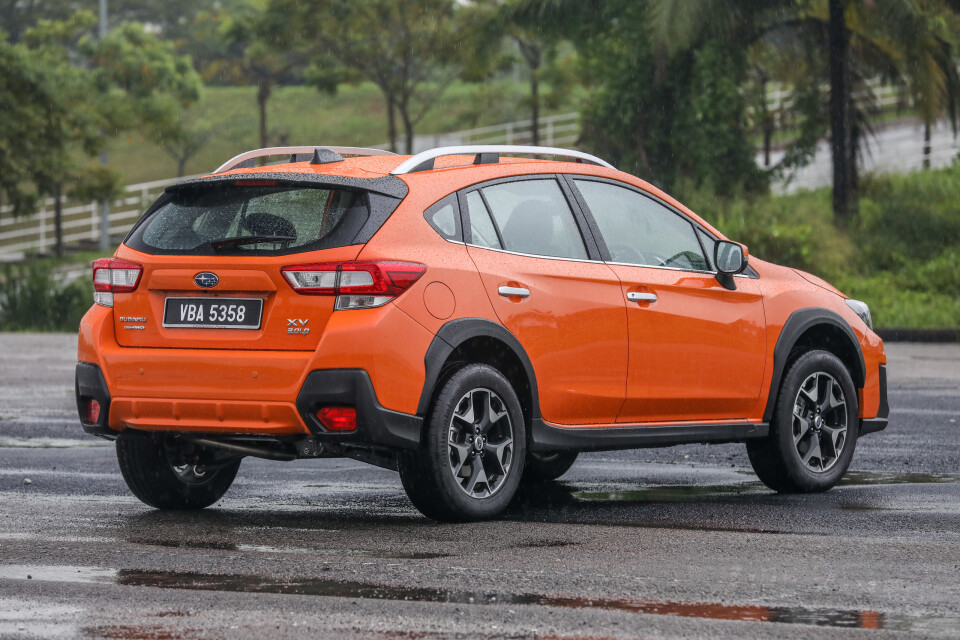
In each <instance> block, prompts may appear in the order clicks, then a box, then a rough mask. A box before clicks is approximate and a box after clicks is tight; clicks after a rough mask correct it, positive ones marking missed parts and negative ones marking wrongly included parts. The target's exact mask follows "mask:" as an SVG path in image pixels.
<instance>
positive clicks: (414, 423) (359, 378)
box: [297, 369, 423, 449]
mask: <svg viewBox="0 0 960 640" xmlns="http://www.w3.org/2000/svg"><path fill="white" fill-rule="evenodd" d="M325 406H351V407H354V408H356V410H357V429H356V431H350V432H334V431H328V430H327V429H325V428H324V427H323V425H322V424H320V421H319V420H318V419H317V416H316V413H317V411H318V410H319V409H320V408H322V407H325ZM297 411H298V412H299V413H300V416H301V417H302V418H303V422H304V424H306V425H307V428H309V429H310V431H311V432H312V434H313V435H314V436H315V437H316V438H317V439H318V440H320V441H321V442H322V443H324V444H328V443H335V444H344V445H364V446H372V447H374V448H386V449H416V448H418V447H419V446H420V430H421V427H422V426H423V418H420V417H419V416H413V415H410V414H407V413H400V412H398V411H391V410H389V409H385V408H384V407H383V406H382V405H381V404H380V402H379V401H378V400H377V394H376V391H374V389H373V383H372V382H371V381H370V376H369V375H368V374H367V372H366V371H364V370H363V369H319V370H317V371H312V372H311V373H310V375H308V376H307V379H306V380H305V381H304V383H303V387H302V388H301V389H300V393H299V395H298V396H297Z"/></svg>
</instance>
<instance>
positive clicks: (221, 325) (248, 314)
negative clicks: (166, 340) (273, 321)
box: [163, 298, 263, 329]
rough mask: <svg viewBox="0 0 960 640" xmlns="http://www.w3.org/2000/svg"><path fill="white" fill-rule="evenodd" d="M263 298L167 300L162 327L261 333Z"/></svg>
mask: <svg viewBox="0 0 960 640" xmlns="http://www.w3.org/2000/svg"><path fill="white" fill-rule="evenodd" d="M262 313H263V300H261V299H260V298H167V300H166V303H165V304H164V308H163V326H164V327H168V328H174V329H259V328H260V316H261V315H262Z"/></svg>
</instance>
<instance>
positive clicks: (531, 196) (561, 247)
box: [467, 179, 587, 260]
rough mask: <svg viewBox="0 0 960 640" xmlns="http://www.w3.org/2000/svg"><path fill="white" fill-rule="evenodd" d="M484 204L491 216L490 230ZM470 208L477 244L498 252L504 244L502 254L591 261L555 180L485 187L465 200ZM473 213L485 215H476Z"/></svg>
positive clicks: (474, 240) (528, 181)
mask: <svg viewBox="0 0 960 640" xmlns="http://www.w3.org/2000/svg"><path fill="white" fill-rule="evenodd" d="M480 193H482V197H481V195H480ZM484 204H486V205H489V213H490V214H491V215H492V224H490V226H489V227H488V226H487V224H488V222H490V217H488V216H487V215H484V214H485V213H486V212H487V210H488V209H487V207H486V206H484ZM467 206H468V208H469V212H470V226H471V230H472V231H473V244H476V245H479V246H487V247H494V248H496V247H497V245H499V244H500V243H501V242H502V245H503V248H504V249H506V250H507V251H516V252H517V253H527V254H531V255H537V256H549V257H555V258H575V259H581V260H583V259H586V258H587V249H586V247H585V246H584V244H583V238H582V237H581V236H580V231H579V229H578V228H577V223H576V221H575V220H574V217H573V212H572V211H571V210H570V206H569V205H568V204H567V199H566V198H565V197H564V195H563V191H561V190H560V185H559V184H557V181H556V180H552V179H551V180H517V181H513V182H504V183H500V184H495V185H492V186H489V187H483V188H482V189H480V190H479V191H473V192H471V193H470V194H469V195H468V196H467ZM474 211H477V212H483V213H482V214H480V213H478V215H475V214H474ZM475 217H476V218H477V221H474V218H475Z"/></svg>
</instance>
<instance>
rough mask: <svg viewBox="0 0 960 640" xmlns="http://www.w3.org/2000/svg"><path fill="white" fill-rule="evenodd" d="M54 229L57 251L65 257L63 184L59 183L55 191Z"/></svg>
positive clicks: (60, 255)
mask: <svg viewBox="0 0 960 640" xmlns="http://www.w3.org/2000/svg"><path fill="white" fill-rule="evenodd" d="M53 229H54V234H55V236H56V245H54V246H55V251H56V254H57V257H58V258H62V257H63V184H62V183H60V182H58V183H57V186H56V188H55V189H54V190H53Z"/></svg>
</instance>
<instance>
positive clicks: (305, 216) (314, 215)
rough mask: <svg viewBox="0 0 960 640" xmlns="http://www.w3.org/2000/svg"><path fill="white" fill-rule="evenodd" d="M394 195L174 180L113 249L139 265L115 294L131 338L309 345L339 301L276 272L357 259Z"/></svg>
mask: <svg viewBox="0 0 960 640" xmlns="http://www.w3.org/2000/svg"><path fill="white" fill-rule="evenodd" d="M398 203H399V198H395V197H391V196H387V195H384V194H382V193H373V192H368V191H365V190H363V189H359V188H355V187H352V188H342V187H340V186H330V185H318V184H315V183H311V184H299V183H291V182H277V181H273V180H250V179H244V180H218V181H212V182H209V183H204V182H201V183H199V184H191V185H186V186H184V187H182V188H179V189H177V188H175V189H173V190H171V191H169V192H168V193H166V194H165V195H164V196H162V197H161V199H160V200H159V201H158V202H157V204H155V205H154V206H153V207H151V209H150V210H149V211H148V212H147V214H146V215H145V216H144V218H143V219H142V220H141V221H140V223H138V225H137V226H136V227H135V228H134V229H133V231H131V233H130V235H129V236H128V237H127V239H126V240H125V241H124V244H123V245H121V247H120V249H119V250H118V253H117V257H118V258H121V259H123V260H127V261H130V262H134V263H137V264H139V265H142V267H143V274H142V276H141V279H140V282H139V285H138V286H137V288H136V290H134V291H133V292H131V293H117V294H115V295H114V322H115V327H116V334H117V341H118V342H119V344H120V345H122V346H126V347H170V348H197V349H258V350H267V349H269V350H311V351H312V350H315V349H316V346H317V343H318V342H319V339H320V336H321V334H322V333H323V329H324V327H325V325H326V323H327V321H328V320H329V319H330V315H331V314H332V313H333V309H334V303H335V298H334V297H333V296H324V295H303V294H301V293H297V292H296V291H294V289H293V288H292V287H291V286H290V284H289V283H288V282H287V281H286V279H285V278H284V275H283V272H282V269H283V268H284V267H289V266H292V265H303V264H319V263H337V262H342V261H350V260H353V259H355V258H356V257H357V254H358V253H359V252H360V250H361V249H362V247H363V243H365V242H366V241H367V240H369V238H370V236H372V235H373V233H375V231H376V229H377V228H379V226H380V224H382V222H383V220H385V219H386V216H387V215H389V212H391V211H392V210H393V209H394V208H396V205H397V204H398Z"/></svg>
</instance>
